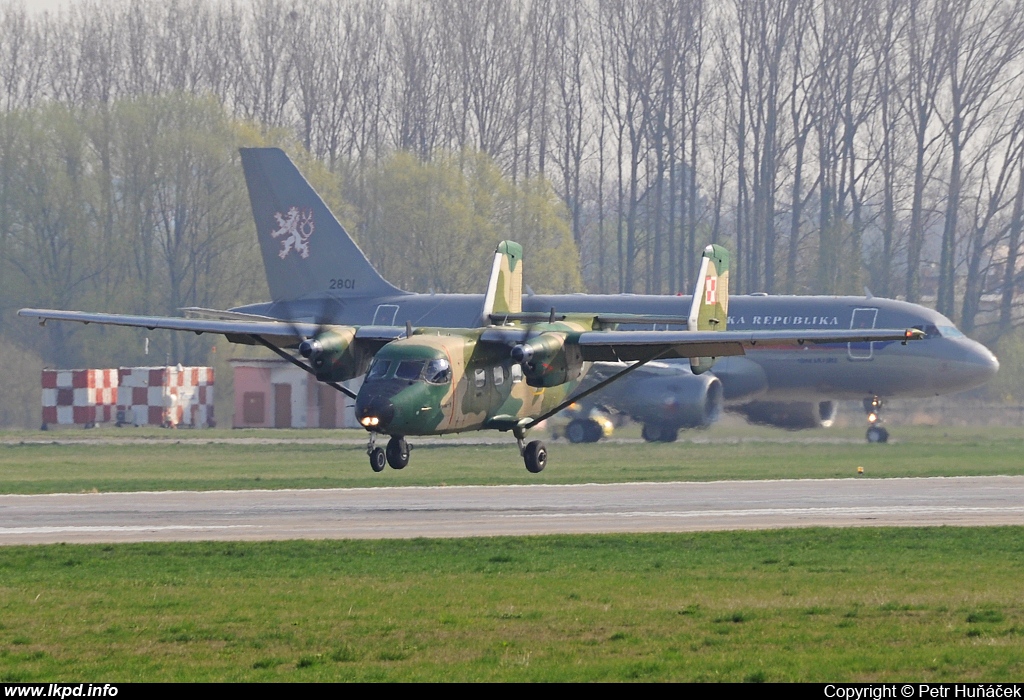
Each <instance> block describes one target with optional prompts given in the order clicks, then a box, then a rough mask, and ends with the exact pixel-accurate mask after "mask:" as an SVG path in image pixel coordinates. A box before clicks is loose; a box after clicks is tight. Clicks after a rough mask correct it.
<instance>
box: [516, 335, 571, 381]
mask: <svg viewBox="0 0 1024 700" xmlns="http://www.w3.org/2000/svg"><path fill="white" fill-rule="evenodd" d="M566 338H567V334H565V333H550V332H549V333H541V334H539V335H536V336H534V337H533V338H530V339H529V340H527V341H526V342H523V343H520V344H519V345H516V346H515V347H513V348H512V352H511V355H512V361H513V362H518V363H519V364H521V365H522V367H523V376H524V377H526V383H527V384H529V385H530V386H536V387H541V386H545V387H550V386H558V385H559V384H565V383H566V382H572V381H576V380H577V379H579V378H580V377H581V376H582V374H583V358H582V356H581V355H580V349H579V346H578V345H576V344H575V343H566Z"/></svg>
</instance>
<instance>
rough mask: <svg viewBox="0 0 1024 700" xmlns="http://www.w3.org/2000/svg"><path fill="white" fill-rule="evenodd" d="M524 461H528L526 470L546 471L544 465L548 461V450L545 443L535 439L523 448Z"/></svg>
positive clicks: (534, 472) (532, 471)
mask: <svg viewBox="0 0 1024 700" xmlns="http://www.w3.org/2000/svg"><path fill="white" fill-rule="evenodd" d="M523 461H524V462H526V470H527V471H529V472H531V473H533V474H537V473H538V472H542V471H544V467H545V466H546V465H547V463H548V451H547V448H545V447H544V443H543V442H541V441H540V440H534V441H533V442H531V443H530V444H529V445H527V446H526V449H525V450H523Z"/></svg>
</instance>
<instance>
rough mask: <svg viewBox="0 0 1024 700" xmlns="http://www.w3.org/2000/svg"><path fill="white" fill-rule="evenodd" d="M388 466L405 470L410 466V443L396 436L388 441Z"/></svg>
mask: <svg viewBox="0 0 1024 700" xmlns="http://www.w3.org/2000/svg"><path fill="white" fill-rule="evenodd" d="M385 452H386V454H387V458H388V464H390V465H391V468H392V469H405V467H406V465H407V464H409V443H407V442H406V441H405V438H404V437H402V436H400V435H395V436H394V437H392V438H391V439H390V440H388V448H387V450H386V451H385Z"/></svg>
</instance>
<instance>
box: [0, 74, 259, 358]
mask: <svg viewBox="0 0 1024 700" xmlns="http://www.w3.org/2000/svg"><path fill="white" fill-rule="evenodd" d="M261 138H263V137H260V136H259V135H258V134H256V133H255V131H254V130H253V129H251V128H247V127H245V126H244V125H240V124H238V123H236V122H233V121H232V120H230V119H229V118H228V116H227V115H226V114H225V112H224V110H223V108H222V107H221V106H220V105H219V104H218V103H217V102H216V101H215V100H212V99H198V98H195V97H189V96H185V95H180V94H170V95H167V96H163V97H149V98H138V99H134V100H123V101H118V102H114V103H111V104H110V105H108V106H91V107H86V108H69V107H66V106H63V105H60V104H56V103H50V104H45V105H43V106H41V107H38V108H34V109H29V110H22V111H12V112H7V113H6V114H4V115H2V116H0V171H2V172H3V175H2V176H0V236H2V241H0V244H2V246H0V271H2V275H0V292H2V298H3V308H2V309H0V310H2V312H3V321H0V324H2V327H3V330H4V331H5V332H20V331H22V330H23V329H24V328H25V326H24V325H21V324H22V323H23V322H21V321H12V320H11V316H12V313H13V311H14V310H15V309H17V308H18V307H20V306H47V307H55V308H74V309H81V310H90V311H93V310H113V311H118V312H122V313H142V314H177V313H179V312H178V310H179V309H180V308H181V307H184V306H203V307H227V306H232V305H237V304H239V303H243V302H248V301H252V300H253V299H259V298H263V297H265V295H266V286H265V281H264V278H263V275H262V274H254V270H259V269H260V260H259V253H258V250H256V248H255V246H253V245H252V221H251V214H250V208H249V206H248V198H247V195H246V190H245V184H244V179H243V177H242V172H241V167H240V163H239V158H238V152H237V146H238V145H239V144H240V143H250V144H251V143H253V142H254V141H255V142H259V141H260V139H261ZM15 323H17V324H19V325H13V324H15ZM150 339H151V341H152V342H151V346H152V347H151V356H150V357H146V356H145V355H144V353H143V345H144V344H143V342H142V337H141V336H140V334H139V333H138V332H137V331H128V330H122V329H114V328H107V329H97V328H79V327H69V326H66V325H62V324H52V327H50V328H48V331H47V332H46V333H33V334H31V335H30V336H28V337H27V338H26V341H28V342H35V343H36V344H37V349H38V352H39V353H40V354H41V355H42V356H43V358H44V359H45V361H46V362H47V363H49V364H51V365H56V366H65V367H67V366H83V365H92V366H117V365H118V364H162V363H163V362H165V361H167V360H169V361H170V362H172V363H177V362H182V363H184V364H194V363H201V362H206V361H207V354H208V352H209V350H210V347H211V344H212V339H210V338H208V337H202V338H200V337H196V336H188V335H185V334H171V333H152V334H150Z"/></svg>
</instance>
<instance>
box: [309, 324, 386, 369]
mask: <svg viewBox="0 0 1024 700" xmlns="http://www.w3.org/2000/svg"><path fill="white" fill-rule="evenodd" d="M355 336H356V329H355V328H352V327H350V326H334V327H331V328H329V329H328V330H325V331H323V332H321V333H319V334H318V335H317V336H316V337H315V338H310V339H308V340H304V341H302V342H301V343H300V344H299V354H300V355H302V356H303V357H305V358H306V359H308V360H309V364H310V365H312V367H313V370H314V371H315V372H316V378H317V379H318V380H320V381H322V382H344V381H346V380H348V379H354V378H355V377H360V376H362V375H363V374H366V370H367V369H369V365H370V360H372V359H373V357H372V355H370V354H369V353H364V352H359V351H357V350H356V349H355V347H354V345H353V342H352V341H353V340H354V339H355Z"/></svg>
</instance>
